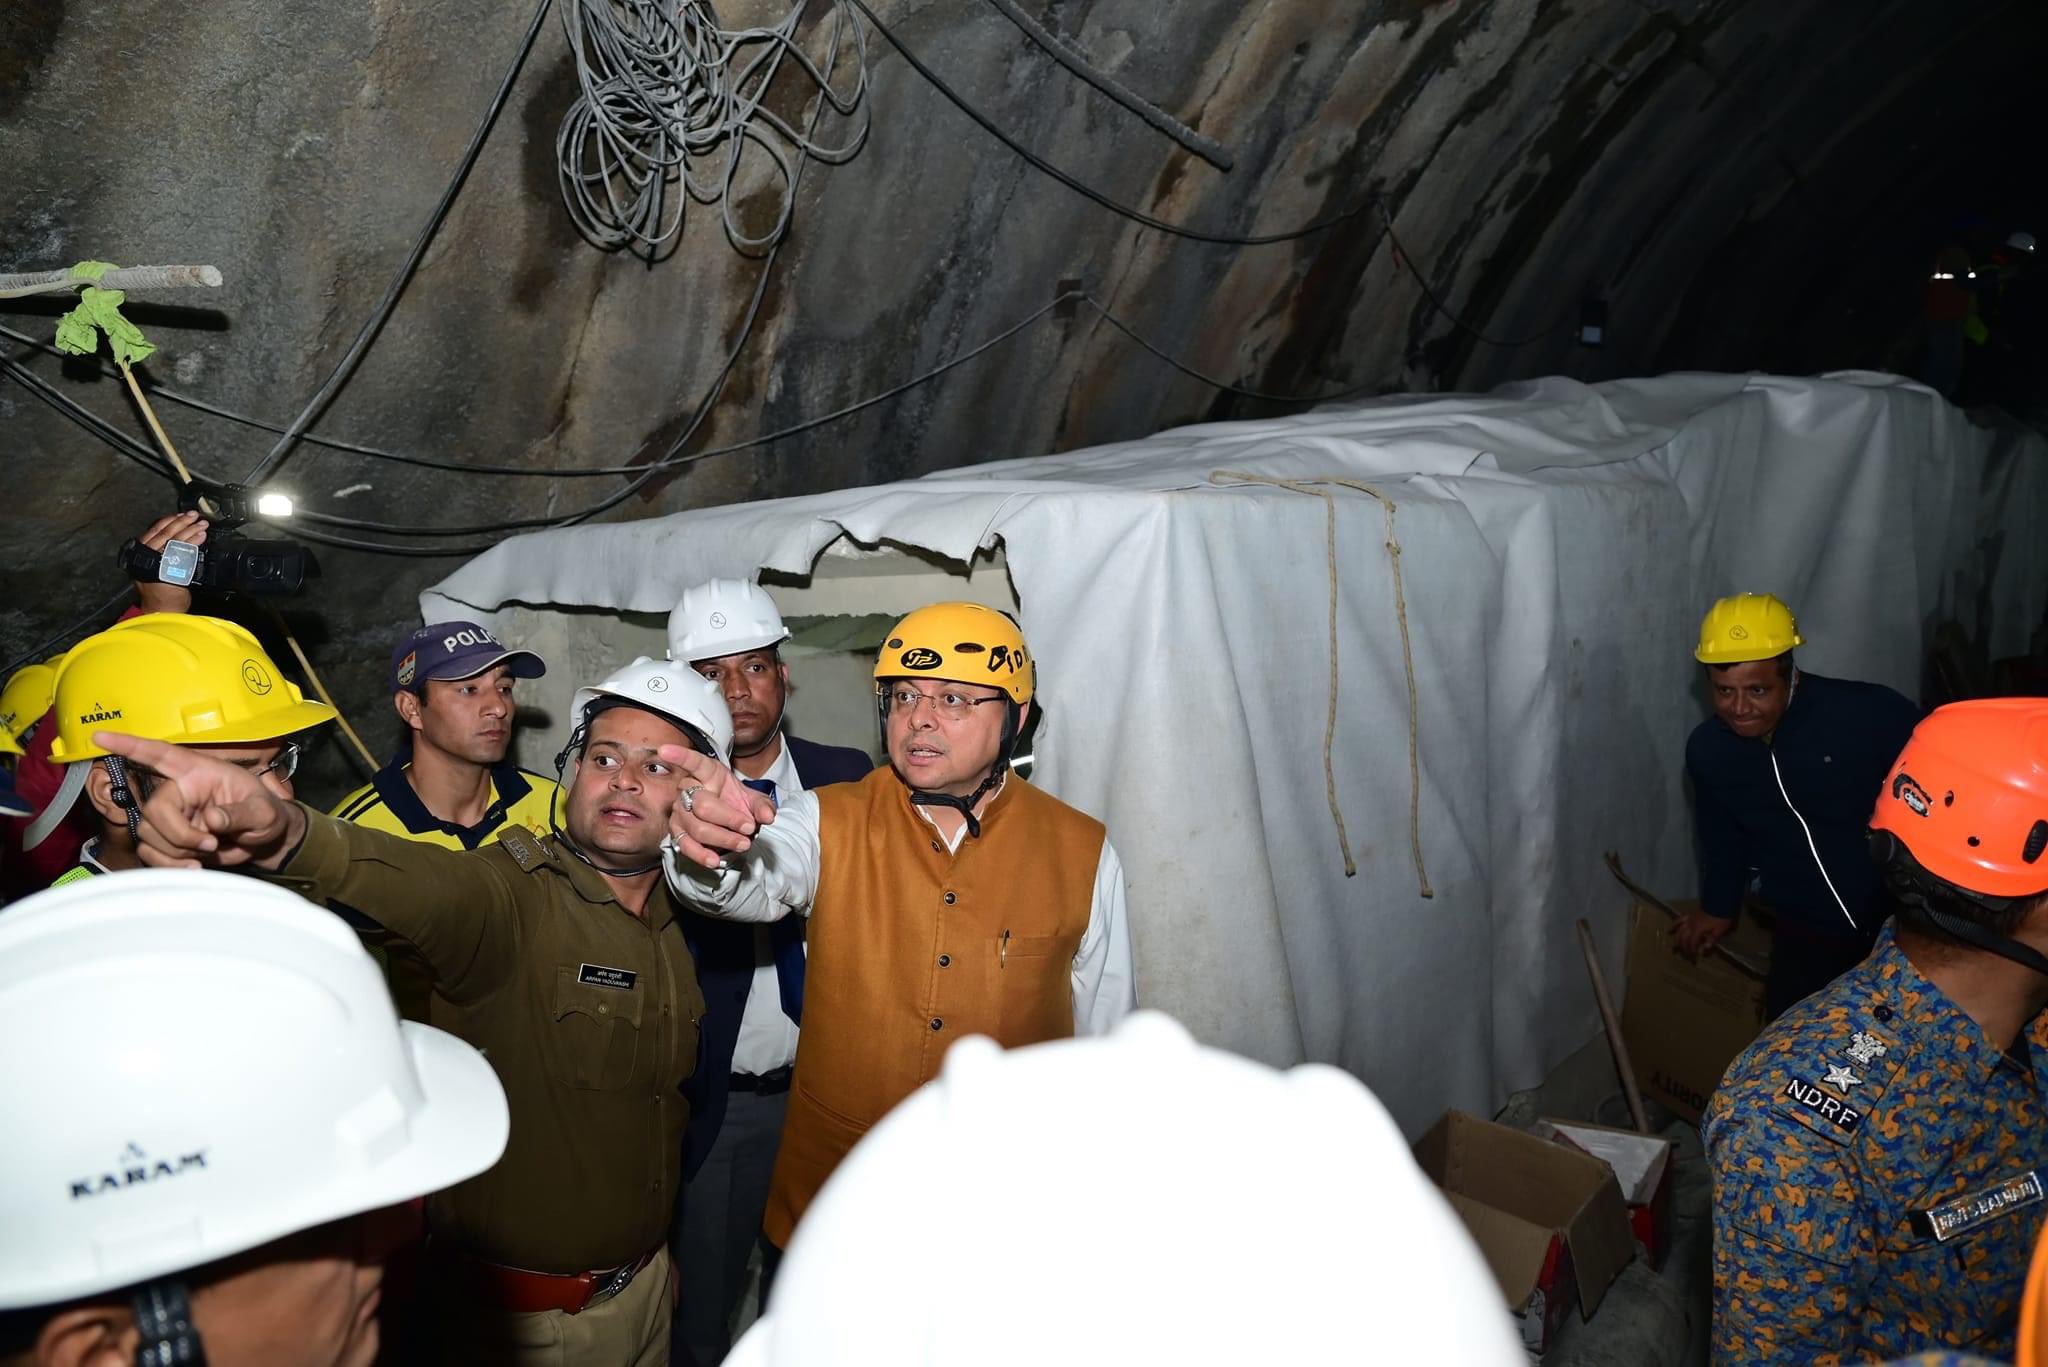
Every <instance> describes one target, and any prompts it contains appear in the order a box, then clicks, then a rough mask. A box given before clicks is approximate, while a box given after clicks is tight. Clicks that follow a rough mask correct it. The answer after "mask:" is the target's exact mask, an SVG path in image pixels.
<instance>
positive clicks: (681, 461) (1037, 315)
mask: <svg viewBox="0 0 2048 1367" xmlns="http://www.w3.org/2000/svg"><path fill="white" fill-rule="evenodd" d="M1066 303H1081V304H1086V305H1087V306H1088V307H1089V308H1091V309H1093V310H1095V311H1096V312H1097V313H1099V314H1100V315H1101V316H1102V319H1103V321H1104V322H1106V323H1108V324H1109V325H1110V326H1111V327H1113V328H1115V329H1116V330H1117V331H1118V332H1120V333H1122V334H1123V335H1124V336H1125V337H1127V338H1129V339H1130V340H1131V341H1132V342H1134V343H1136V344H1137V345H1138V346H1139V347H1141V348H1143V349H1144V350H1145V351H1147V352H1149V353H1150V354H1151V355H1153V356H1154V357H1156V358H1158V359H1159V360H1161V361H1163V362H1165V363H1166V364H1167V365H1169V366H1171V367H1173V368H1174V369H1175V370H1178V371H1179V372H1181V373H1182V374H1183V375H1186V376H1187V377H1188V378H1190V379H1192V380H1197V381H1199V382H1201V383H1202V384H1205V385H1207V386H1209V387H1210V388H1212V389H1217V390H1220V391H1222V392H1224V393H1227V394H1237V395H1241V396H1243V397H1245V398H1250V399H1259V400H1263V401H1265V402H1268V403H1289V404H1316V403H1328V402H1331V401H1333V400H1336V399H1343V398H1350V397H1354V396H1356V395H1359V394H1363V393H1366V392H1368V388H1369V387H1357V388H1352V389H1345V390H1338V391H1334V392H1332V393H1329V394H1274V393H1269V392H1266V391H1263V390H1256V389H1247V388H1245V387H1243V386H1241V385H1235V384H1231V383H1228V382H1227V381H1224V380H1219V379H1217V378H1215V377H1214V376H1212V375H1208V374H1205V373H1203V372H1202V371H1199V370H1197V369H1195V368H1194V367H1192V366H1190V365H1188V364H1187V363H1186V362H1184V361H1181V360H1179V359H1177V358H1176V357H1174V356H1172V355H1171V354H1169V353H1168V352H1166V351H1165V350H1163V349H1162V348H1161V347H1159V346H1158V345H1157V344H1156V343H1154V342H1152V341H1151V340H1150V339H1148V338H1147V337H1145V336H1144V334H1142V333H1140V332H1139V331H1138V330H1137V329H1135V328H1133V327H1132V326H1131V325H1130V324H1129V323H1126V322H1125V321H1124V320H1123V319H1122V318H1120V317H1118V316H1117V315H1116V313H1115V312H1114V311H1112V310H1111V309H1110V308H1109V307H1108V306H1107V305H1105V304H1103V303H1102V301H1100V300H1099V299H1097V298H1095V297H1094V296H1093V295H1091V294H1089V293H1088V292H1087V291H1086V290H1082V289H1070V290H1065V291H1062V292H1061V293H1060V294H1058V295H1056V296H1055V297H1054V298H1053V300H1052V301H1051V302H1050V303H1048V304H1045V305H1044V306H1042V307H1040V308H1039V309H1037V310H1035V311H1034V312H1032V313H1030V314H1027V315H1026V316H1025V317H1023V318H1021V319H1019V320H1018V321H1017V322H1015V323H1012V324H1011V325H1010V326H1009V327H1007V328H1004V329H1003V330H1002V331H1001V332H998V333H996V334H995V335H994V336H992V337H988V338H985V339H983V340H982V341H980V342H978V343H976V344H975V345H974V346H972V347H970V348H969V349H967V350H966V351H963V352H961V353H960V354H958V355H956V356H953V357H950V358H949V359H947V360H945V361H942V362H940V363H939V364H938V365H936V366H933V367H932V368H931V369H929V370H926V371H924V372H922V373H920V374H918V375H914V376H912V377H911V378H909V379H907V380H904V381H901V382H900V383H897V384H894V385H891V386H890V387H889V388H887V389H884V390H882V391H880V392H879V393H876V394H871V395H869V396H868V397H866V398H864V399H859V400H856V401H855V402H853V403H849V404H845V405H843V406H841V407H839V408H835V409H833V410H832V411H831V412H829V413H821V414H819V415H818V416H816V417H812V418H806V419H804V420H803V421H802V422H797V423H792V424H790V425H789V426H787V427H780V428H777V429H776V430H775V431H773V432H764V433H762V434H760V435H759V436H754V437H749V438H747V439H746V440H745V441H736V442H732V443H730V444H728V445H725V446H714V447H710V448H708V449H706V450H703V451H692V452H690V453H689V454H687V455H675V456H671V457H668V458H666V459H664V460H662V461H659V462H656V463H655V465H654V466H649V465H646V464H641V465H588V466H549V465H539V466H527V465H491V464H483V463H470V462H465V461H454V460H441V459H437V458H435V457H432V456H415V455H408V454H406V453H403V452H398V451H386V450H382V449H380V448H378V447H374V446H365V445H361V444H359V443H356V442H348V441H341V440H338V439H334V438H325V437H321V436H319V435H318V434H315V433H310V432H309V433H306V434H305V435H304V437H303V438H302V440H305V441H307V442H311V443H317V444H319V445H323V446H328V447H331V448H333V449H335V450H340V451H347V452H350V453H352V454H355V455H360V456H365V457H368V458H371V459H375V460H384V461H392V462H397V463H399V464H405V465H418V466H423V467H425V468H428V469H434V470H449V471H453V472H455V473H458V474H477V475H505V476H515V477H527V478H535V477H538V478H554V479H587V478H600V477H609V476H615V475H643V474H645V473H646V472H647V471H648V470H649V469H650V468H659V469H674V468H676V467H678V466H682V465H688V464H693V463H695V462H697V461H702V460H709V459H711V458H713V457H715V456H727V455H733V454H735V453H737V452H740V451H747V450H752V449H754V448H756V447H761V446H769V445H772V444H774V443H775V442H778V441H782V440H785V439H787V438H789V437H794V436H799V435H801V434H803V433H805V432H809V431H812V430H814V429H816V428H819V427H823V426H825V425H827V424H828V423H833V422H837V421H839V420H840V419H841V418H847V417H851V416H853V415H854V414H856V413H859V412H861V411H863V410H865V409H868V408H872V407H874V406H875V405H876V404H879V403H885V402H887V401H888V400H890V399H893V398H896V397H898V396H899V395H902V394H905V393H908V392H909V391H910V390H912V389H916V388H917V387H918V386H920V385H923V384H927V383H929V382H930V381H932V380H935V379H937V378H939V377H940V376H941V375H944V374H946V373H947V372H948V371H951V370H955V369H957V368H958V367H960V366H963V365H965V364H967V362H969V361H972V360H974V359H976V358H977V357H979V356H981V355H983V354H984V353H986V352H988V351H990V350H992V349H993V348H995V347H997V346H999V345H1001V344H1002V343H1004V342H1006V341H1008V340H1010V338H1012V337H1015V336H1016V335H1017V334H1018V333H1020V332H1022V331H1024V330H1025V329H1026V328H1028V327H1030V326H1031V325H1032V324H1033V323H1036V322H1038V321H1039V320H1041V319H1043V318H1044V317H1045V316H1046V315H1047V314H1049V313H1052V312H1053V311H1054V310H1056V309H1057V308H1059V306H1060V305H1062V304H1066ZM0 336H6V337H10V338H13V339H14V340H16V341H19V342H23V343H25V344H27V345H29V346H32V347H35V348H37V349H38V350H41V351H45V352H48V353H49V354H51V355H53V356H56V355H61V354H62V353H60V352H58V351H57V349H56V348H55V347H52V346H50V345H48V344H47V343H43V342H38V341H36V340H35V339H34V338H32V337H28V336H25V335H23V334H22V333H18V332H15V331H14V330H13V329H11V328H8V327H5V326H0ZM101 369H102V372H103V373H105V374H106V375H108V376H109V377H113V376H115V375H116V374H117V373H118V372H116V371H114V370H112V369H111V368H109V367H107V366H106V365H105V364H104V363H101ZM147 388H148V390H149V393H150V395H151V396H152V397H154V398H161V399H165V400H167V401H169V402H171V403H177V404H183V405H185V406H186V407H188V408H193V409H196V410H197V411H199V412H202V413H207V414H211V415H212V416H214V417H217V418H221V419H223V420H225V421H228V422H234V423H240V424H243V425H245V426H248V427H254V428H257V429H259V430H261V431H265V432H280V431H283V430H284V429H282V428H280V427H278V426H277V425H276V424H274V423H270V422H266V421H264V420H263V419H261V418H252V417H250V416H248V415H247V414H244V413H238V412H236V411H234V410H233V409H230V408H223V407H220V406H219V405H217V404H212V403H208V402H206V401H205V400H203V399H194V398H192V397H190V396H189V395H184V394H180V393H178V392H177V391H175V390H171V389H165V388H163V387H161V386H159V385H156V384H154V383H151V384H149V385H148V386H147ZM556 520H559V519H550V520H549V522H550V525H552V524H553V522H554V521H556ZM352 525H357V526H360V527H363V528H364V529H366V530H375V529H377V528H379V527H381V526H383V525H384V524H371V523H356V524H352ZM409 534H424V533H420V532H416V531H415V532H412V533H409ZM450 534H457V533H455V532H454V531H452V530H451V533H450Z"/></svg>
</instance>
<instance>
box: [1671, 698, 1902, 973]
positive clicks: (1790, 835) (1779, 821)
mask: <svg viewBox="0 0 2048 1367" xmlns="http://www.w3.org/2000/svg"><path fill="white" fill-rule="evenodd" d="M1919 720H1920V709H1919V708H1917V707H1915V706H1914V705H1913V704H1912V703H1910V702H1908V701H1907V700H1906V699H1905V698H1903V697H1901V696H1900V695H1899V694H1897V693H1894V692H1893V691H1892V690H1891V689H1889V688H1886V687H1884V686H1882V685H1881V684H1869V683H1855V682H1852V681H1849V680H1844V679H1826V678H1822V677H1821V676H1820V675H1818V674H1808V673H1806V672H1804V671H1803V670H1802V671H1801V672H1800V674H1799V685H1798V687H1797V688H1796V689H1795V690H1794V691H1793V694H1792V703H1791V706H1789V707H1787V708H1786V709H1785V715H1784V717H1783V718H1782V719H1780V721H1779V722H1778V728H1777V730H1776V731H1775V732H1774V733H1773V734H1772V737H1771V739H1770V741H1769V742H1768V743H1766V742H1764V741H1761V740H1749V739H1745V738H1744V737H1741V736H1738V735H1736V734H1735V733H1734V732H1733V731H1730V730H1729V729H1728V727H1727V726H1726V725H1725V724H1724V723H1723V722H1722V721H1721V719H1720V718H1719V717H1712V718H1709V719H1708V720H1706V721H1704V722H1702V723H1700V725H1699V726H1698V728H1697V729H1695V730H1694V731H1693V733H1692V739H1691V740H1689V741H1688V742H1687V743H1686V747H1685V768H1686V772H1687V773H1689V774H1690V775H1691V776H1692V783H1693V797H1694V807H1693V820H1694V827H1695V829H1696V830H1697V831H1698V833H1699V856H1700V906H1701V907H1702V908H1703V909H1705V910H1706V911H1708V912H1710V913H1711V914H1713V915H1715V916H1733V915H1734V914H1735V912H1736V909H1737V907H1739V906H1740V905H1741V902H1742V892H1743V887H1744V885H1745V884H1746V883H1747V881H1748V879H1749V874H1750V871H1751V870H1755V872H1756V875H1757V878H1758V885H1757V895H1758V896H1759V897H1761V898H1762V899H1763V900H1764V901H1765V902H1766V903H1768V904H1769V905H1770V906H1771V907H1772V908H1773V909H1774V910H1776V911H1777V912H1778V913H1779V914H1780V915H1782V916H1785V917H1788V918H1790V919H1792V920H1794V921H1796V922H1798V923H1800V924H1801V925H1803V926H1805V927H1807V928H1809V929H1812V930H1817V931H1824V932H1828V933H1831V934H1838V935H1847V934H1848V933H1849V927H1848V925H1847V924H1846V923H1845V922H1844V921H1843V920H1842V913H1841V912H1840V911H1839V910H1838V909H1837V908H1836V907H1835V902H1834V899H1833V898H1832V897H1830V896H1829V895H1828V888H1827V883H1826V882H1824V881H1822V878H1821V874H1820V870H1819V869H1817V868H1816V867H1815V866H1814V862H1813V854H1812V852H1811V851H1810V850H1808V848H1807V844H1806V835H1805V833H1804V832H1802V831H1801V830H1800V828H1799V822H1798V819H1797V818H1795V817H1794V816H1793V815H1792V812H1791V810H1790V809H1789V808H1788V807H1786V805H1785V798H1784V796H1782V795H1780V794H1779V792H1778V784H1777V780H1776V779H1775V778H1774V777H1773V776H1772V774H1771V755H1772V752H1773V751H1775V752H1776V754H1777V757H1778V767H1779V769H1780V771H1781V772H1782V773H1783V775H1784V778H1785V792H1786V793H1787V794H1789V795H1790V796H1791V798H1792V802H1793V804H1794V805H1796V806H1797V807H1798V808H1799V811H1800V814H1801V815H1803V816H1804V817H1805V818H1806V820H1807V824H1808V825H1810V826H1811V827H1812V828H1813V840H1814V845H1815V846H1816V847H1818V849H1819V850H1820V857H1821V858H1822V859H1823V860H1825V861H1826V863H1827V871H1828V877H1829V878H1832V879H1833V880H1834V884H1835V888H1836V890H1837V891H1839V892H1840V893H1841V894H1842V900H1843V901H1844V902H1846V903H1848V905H1849V910H1850V911H1851V912H1853V913H1854V914H1855V917H1856V924H1857V926H1858V927H1859V928H1861V929H1862V930H1863V931H1864V932H1866V933H1869V932H1873V931H1875V930H1876V929H1877V926H1878V922H1879V921H1880V920H1881V919H1882V917H1883V915H1884V890H1883V884H1882V882H1881V881H1880V879H1879V878H1878V872H1877V867H1876V865H1875V864H1873V863H1872V862H1871V858H1870V850H1869V842H1868V840H1867V839H1866V837H1865V834H1864V833H1865V831H1867V830H1868V829H1869V826H1870V813H1871V810H1872V809H1873V808H1875V807H1876V806H1877V795H1878V791H1879V789H1881V788H1883V786H1884V781H1885V778H1886V776H1887V775H1888V774H1889V773H1890V772H1891V766H1892V761H1893V760H1895V759H1897V758H1898V756H1899V751H1901V750H1903V749H1904V748H1905V746H1906V740H1907V738H1908V737H1910V736H1911V735H1912V734H1913V727H1914V726H1915V725H1917V724H1918V723H1919Z"/></svg>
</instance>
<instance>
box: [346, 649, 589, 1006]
mask: <svg viewBox="0 0 2048 1367" xmlns="http://www.w3.org/2000/svg"><path fill="white" fill-rule="evenodd" d="M547 672H548V667H547V662H546V661H544V660H542V659H541V657H540V656H538V655H536V654H535V653H534V652H532V651H530V650H519V649H514V648H513V647H511V646H507V645H505V644H504V643H503V642H501V641H499V640H498V638H497V637H496V636H494V635H492V634H491V633H490V631H489V630H487V629H486V628H484V627H482V626H479V625H478V624H476V623H475V622H432V623H429V624H427V625H426V626H423V627H416V628H414V629H413V630H412V631H410V632H408V633H406V635H405V636H404V637H403V638H402V639H401V640H400V641H399V642H398V645H397V647H396V648H395V649H394V650H393V651H392V652H391V671H390V683H389V687H390V689H391V706H392V710H394V711H395V712H397V713H398V719H399V721H400V723H402V724H403V725H404V727H405V733H404V735H405V739H404V741H403V743H402V744H401V745H400V746H399V752H398V754H397V755H396V756H395V757H394V758H393V759H392V761H391V763H389V764H387V765H385V766H384V767H383V768H382V769H379V770H378V771H377V772H376V774H375V775H374V776H373V777H372V778H371V779H370V781H369V782H368V783H367V784H365V785H363V786H362V787H360V788H358V789H356V790H355V791H354V792H353V793H350V794H349V795H348V796H347V797H345V798H343V799H342V800H341V802H340V803H339V804H337V805H336V807H335V808H334V811H333V813H332V815H334V816H337V817H339V818H340V819H341V820H343V821H346V822H349V823H351V824H353V825H357V826H367V827H369V828H370V829H371V830H374V831H389V832H390V833H391V834H393V835H402V836H404V837H405V838H406V839H408V840H418V841H423V842H425V843H426V844H429V845H439V846H441V847H442V848H444V849H450V850H473V849H476V848H477V847H478V846H480V845H487V844H489V843H491V842H492V841H494V840H497V839H499V838H500V837H502V836H503V835H504V834H505V832H507V831H524V832H525V833H526V834H528V835H532V836H537V837H538V836H546V835H547V834H548V832H549V830H550V829H551V823H552V821H553V819H554V815H555V804H556V802H557V801H558V800H559V798H560V794H561V789H560V788H558V787H557V786H556V784H555V781H554V780H553V779H551V778H545V777H543V776H542V775H540V774H536V773H534V772H532V771H531V770H528V769H522V768H520V767H519V766H518V765H517V764H515V763H513V762H512V760H511V759H510V758H508V757H509V756H510V754H511V751H512V733H513V732H512V729H513V721H514V713H515V712H516V710H517V708H518V699H517V698H516V697H515V696H514V693H513V689H514V687H515V686H516V685H517V683H518V681H519V680H521V679H538V678H540V677H541V676H542V675H544V674H546V673H547ZM355 924H356V930H357V933H358V934H360V935H362V936H363V939H364V942H365V943H366V944H368V945H369V946H370V948H371V950H372V951H373V952H374V953H375V954H376V955H377V957H378V959H379V960H380V961H382V963H383V964H384V972H385V976H386V978H387V979H388V980H389V982H390V984H391V996H392V1000H394V1001H395V1002H397V1003H398V1012H399V1014H400V1015H402V1016H404V1017H405V1018H406V1019H407V1020H417V1021H424V1020H426V1019H427V1018H428V1015H429V1011H428V996H429V994H430V992H431V987H430V984H431V983H432V981H433V976H434V975H433V969H431V968H430V967H428V965H427V962H426V960H425V959H423V958H422V957H421V956H420V954H419V951H417V950H416V949H414V948H413V947H412V946H410V945H409V944H407V943H406V942H405V941H403V940H400V939H398V938H397V937H396V936H395V935H393V934H392V933H391V932H389V931H386V930H385V929H383V928H382V927H381V926H378V925H377V924H376V923H375V922H374V921H369V920H367V919H358V920H356V922H355Z"/></svg>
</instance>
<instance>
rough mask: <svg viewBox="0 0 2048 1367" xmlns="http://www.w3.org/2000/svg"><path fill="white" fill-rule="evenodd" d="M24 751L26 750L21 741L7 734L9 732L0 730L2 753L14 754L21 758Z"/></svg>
mask: <svg viewBox="0 0 2048 1367" xmlns="http://www.w3.org/2000/svg"><path fill="white" fill-rule="evenodd" d="M23 753H25V752H24V751H23V750H22V748H21V742H20V741H18V740H16V739H15V738H14V737H13V736H11V735H9V734H7V732H5V731H0V755H13V756H15V757H16V758H19V757H20V756H21V755H22V754H23Z"/></svg>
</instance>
